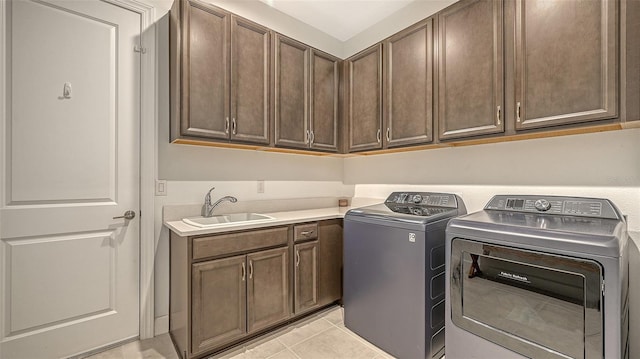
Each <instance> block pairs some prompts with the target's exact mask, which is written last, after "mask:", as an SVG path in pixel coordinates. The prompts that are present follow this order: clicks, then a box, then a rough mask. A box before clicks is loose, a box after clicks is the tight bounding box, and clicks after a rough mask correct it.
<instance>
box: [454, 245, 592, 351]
mask: <svg viewBox="0 0 640 359" xmlns="http://www.w3.org/2000/svg"><path fill="white" fill-rule="evenodd" d="M601 278H602V270H601V266H600V265H599V264H598V263H596V262H594V261H590V260H584V259H576V258H570V257H563V256H558V255H552V254H547V253H541V252H533V251H528V250H522V249H515V248H511V247H504V246H499V245H493V244H487V243H481V242H476V241H470V240H464V239H459V238H456V239H454V240H453V242H452V251H451V277H450V281H451V308H452V320H453V322H454V323H455V324H456V325H457V326H459V327H461V328H463V329H466V330H468V331H470V332H472V333H474V334H476V335H479V336H481V337H483V338H485V339H487V340H490V341H493V342H495V343H497V344H500V345H502V346H504V347H506V348H508V349H511V350H513V351H515V352H518V353H520V354H522V355H525V356H527V357H536V358H538V357H544V358H567V357H569V358H588V359H591V358H602V355H603V354H602V353H603V352H602V350H603V349H602V348H603V343H602V337H603V332H602V328H603V318H602V310H601V309H602V308H601V305H602V292H601V288H602V285H601V283H602V282H601Z"/></svg>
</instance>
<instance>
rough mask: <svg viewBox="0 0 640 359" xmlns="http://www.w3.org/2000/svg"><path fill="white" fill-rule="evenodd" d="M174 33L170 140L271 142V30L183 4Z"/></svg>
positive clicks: (187, 0) (174, 15) (177, 7)
mask: <svg viewBox="0 0 640 359" xmlns="http://www.w3.org/2000/svg"><path fill="white" fill-rule="evenodd" d="M170 30H171V32H170V38H171V41H170V49H171V55H170V56H171V74H170V77H171V80H170V81H171V88H170V96H171V106H172V109H171V123H172V126H171V140H172V141H173V140H176V139H179V138H191V139H210V140H235V141H240V142H249V143H258V144H269V140H270V139H269V89H270V77H269V76H270V72H269V71H270V41H271V40H270V38H271V33H270V31H269V29H267V28H265V27H262V26H260V25H258V24H255V23H253V22H251V21H248V20H245V19H242V18H240V17H237V16H235V15H232V14H230V13H228V12H226V11H224V10H222V9H219V8H217V7H215V6H212V5H209V4H204V3H201V2H198V1H193V0H183V1H176V2H175V3H174V7H173V8H172V10H171V27H170Z"/></svg>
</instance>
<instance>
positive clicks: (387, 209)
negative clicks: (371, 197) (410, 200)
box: [345, 203, 464, 224]
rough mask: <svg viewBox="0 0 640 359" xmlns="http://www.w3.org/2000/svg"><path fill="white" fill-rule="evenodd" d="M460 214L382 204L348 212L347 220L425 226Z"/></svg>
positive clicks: (448, 209) (426, 207) (423, 207)
mask: <svg viewBox="0 0 640 359" xmlns="http://www.w3.org/2000/svg"><path fill="white" fill-rule="evenodd" d="M463 213H464V212H463ZM458 214H459V212H458V209H456V208H443V207H430V206H420V205H395V204H386V203H380V204H375V205H372V206H367V207H361V208H354V209H351V210H349V211H348V212H347V214H346V215H345V218H351V219H354V218H356V217H367V218H375V219H384V220H388V221H398V222H405V223H417V224H425V223H431V222H434V221H438V220H440V219H442V218H447V217H453V216H457V215H458Z"/></svg>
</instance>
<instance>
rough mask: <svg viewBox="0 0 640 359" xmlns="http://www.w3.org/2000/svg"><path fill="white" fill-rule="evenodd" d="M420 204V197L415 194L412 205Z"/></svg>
mask: <svg viewBox="0 0 640 359" xmlns="http://www.w3.org/2000/svg"><path fill="white" fill-rule="evenodd" d="M420 202H422V196H421V195H419V194H416V195H414V196H413V203H420Z"/></svg>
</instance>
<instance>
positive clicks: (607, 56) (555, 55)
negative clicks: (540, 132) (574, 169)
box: [515, 0, 618, 129]
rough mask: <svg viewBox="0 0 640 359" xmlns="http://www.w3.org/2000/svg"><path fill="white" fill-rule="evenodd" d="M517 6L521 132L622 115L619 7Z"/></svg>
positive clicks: (568, 1)
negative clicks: (619, 70) (619, 74)
mask: <svg viewBox="0 0 640 359" xmlns="http://www.w3.org/2000/svg"><path fill="white" fill-rule="evenodd" d="M617 4H618V1H613V0H612V1H609V0H594V1H580V0H563V1H547V0H526V1H522V0H518V1H517V2H516V87H515V91H516V128H517V129H526V128H537V127H546V126H553V125H561V124H569V123H577V122H584V121H593V120H601V119H611V118H615V117H617V98H618V97H617V87H618V85H617V77H618V74H617V62H618V59H617V53H618V39H617V24H618V22H617V16H616V14H617V6H618V5H617Z"/></svg>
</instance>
